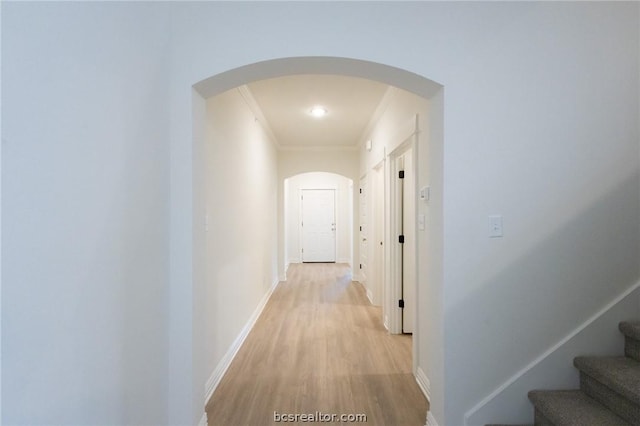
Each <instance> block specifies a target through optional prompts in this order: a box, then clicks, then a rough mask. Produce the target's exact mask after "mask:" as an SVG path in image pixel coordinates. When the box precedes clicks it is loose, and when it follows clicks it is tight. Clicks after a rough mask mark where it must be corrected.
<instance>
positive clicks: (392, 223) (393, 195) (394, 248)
mask: <svg viewBox="0 0 640 426" xmlns="http://www.w3.org/2000/svg"><path fill="white" fill-rule="evenodd" d="M417 145H418V144H417V132H416V131H414V132H413V133H412V134H411V135H410V136H409V137H407V138H406V139H404V141H403V142H402V143H401V144H400V145H399V146H398V147H397V148H395V149H394V150H393V151H392V152H391V153H390V154H389V155H388V157H387V160H388V161H386V164H387V173H386V175H387V179H386V182H387V194H389V197H388V198H387V203H385V204H386V208H385V210H386V214H387V221H386V228H387V233H386V236H387V238H386V241H387V242H388V243H387V244H386V248H385V257H386V258H387V259H388V262H386V264H388V265H389V267H388V268H386V271H385V277H386V280H385V283H386V285H385V292H384V293H385V295H386V296H387V297H386V303H385V308H386V309H385V310H386V314H385V317H386V318H388V328H389V332H390V333H391V334H402V309H401V308H400V307H399V306H398V301H399V300H400V299H401V298H402V281H401V279H402V278H401V276H402V251H401V246H400V244H399V242H398V232H397V229H398V224H399V223H400V220H401V217H399V216H400V212H399V206H398V203H397V199H398V197H399V195H400V194H399V189H398V172H399V171H400V169H399V168H398V166H397V160H398V158H400V157H401V156H402V155H403V154H405V153H406V152H407V151H408V150H409V149H411V151H412V155H413V160H414V161H413V173H414V176H418V166H419V165H418V162H417V161H415V159H416V158H417V154H416V149H417ZM417 181H418V179H413V182H414V186H415V184H416V183H417ZM416 190H417V189H416V188H407V193H408V195H409V196H415V194H416ZM416 206H417V203H416ZM414 207H415V206H414ZM416 219H417V214H414V221H415V220H416ZM415 229H418V228H417V223H415ZM417 240H418V238H413V249H414V253H415V258H416V259H419V258H420V257H419V256H418V245H417ZM415 263H416V264H415V265H414V267H415V269H416V271H415V276H416V277H417V272H418V271H417V266H418V265H417V263H418V262H417V261H416V262H415ZM415 287H416V291H415V296H414V300H412V301H410V303H412V304H413V308H414V309H413V315H414V334H417V332H418V321H417V318H416V316H417V311H418V309H417V300H418V283H416V286H415ZM415 340H416V339H414V348H413V354H414V364H415V355H416V347H415V343H416V342H415Z"/></svg>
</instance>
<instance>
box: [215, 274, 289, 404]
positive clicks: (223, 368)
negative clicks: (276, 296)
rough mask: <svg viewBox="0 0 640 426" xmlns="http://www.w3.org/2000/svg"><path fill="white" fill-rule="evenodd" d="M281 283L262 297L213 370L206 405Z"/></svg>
mask: <svg viewBox="0 0 640 426" xmlns="http://www.w3.org/2000/svg"><path fill="white" fill-rule="evenodd" d="M279 282H280V281H279V280H275V281H274V282H273V283H272V284H271V287H270V288H269V290H268V291H267V292H266V293H265V295H264V296H263V297H262V300H260V303H258V306H257V307H256V309H255V310H254V311H253V314H251V316H250V317H249V320H248V321H247V323H246V324H245V326H244V327H243V328H242V330H241V331H240V334H239V335H238V337H236V339H235V340H234V341H233V343H232V344H231V347H230V348H229V350H227V353H225V354H224V356H223V357H222V359H221V360H220V362H219V363H218V365H217V366H216V368H215V370H213V373H211V376H210V377H209V380H207V383H206V385H205V401H206V402H205V405H206V404H207V403H209V400H210V399H211V396H212V395H213V392H214V391H215V390H216V388H217V387H218V385H219V384H220V381H221V380H222V377H223V376H224V373H226V372H227V369H228V368H229V366H230V365H231V362H232V361H233V358H234V357H235V356H236V354H237V353H238V351H239V350H240V347H241V346H242V344H243V343H244V341H245V339H246V338H247V336H248V335H249V332H250V331H251V329H252V328H253V326H254V325H255V323H256V321H257V320H258V317H260V314H261V313H262V311H263V309H264V307H265V306H266V305H267V302H268V301H269V299H270V298H271V295H272V294H273V291H274V290H275V288H276V286H277V285H278V283H279ZM205 414H206V413H205Z"/></svg>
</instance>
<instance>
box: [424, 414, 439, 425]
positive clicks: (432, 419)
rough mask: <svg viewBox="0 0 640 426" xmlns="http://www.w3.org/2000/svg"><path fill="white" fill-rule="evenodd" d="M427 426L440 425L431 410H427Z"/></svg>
mask: <svg viewBox="0 0 640 426" xmlns="http://www.w3.org/2000/svg"><path fill="white" fill-rule="evenodd" d="M425 426H438V422H436V419H435V417H433V414H431V411H427V423H426V424H425Z"/></svg>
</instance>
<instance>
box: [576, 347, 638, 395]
mask: <svg viewBox="0 0 640 426" xmlns="http://www.w3.org/2000/svg"><path fill="white" fill-rule="evenodd" d="M573 364H574V365H575V366H576V368H578V369H579V370H580V371H582V372H584V373H585V374H588V375H589V376H591V377H593V378H594V379H596V380H597V381H599V382H600V383H602V384H603V385H605V386H607V387H608V388H609V389H611V390H613V391H615V392H617V393H618V394H620V395H622V396H624V397H625V398H627V399H628V400H630V401H631V402H633V403H635V404H638V405H640V387H639V386H638V384H639V383H640V362H638V361H636V360H634V359H631V358H628V357H587V356H579V357H576V358H575V359H574V360H573Z"/></svg>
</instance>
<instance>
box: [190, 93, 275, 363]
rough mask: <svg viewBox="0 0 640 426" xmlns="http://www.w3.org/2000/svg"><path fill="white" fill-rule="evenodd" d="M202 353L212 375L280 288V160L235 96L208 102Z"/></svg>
mask: <svg viewBox="0 0 640 426" xmlns="http://www.w3.org/2000/svg"><path fill="white" fill-rule="evenodd" d="M206 120H207V134H206V150H205V152H206V165H205V167H206V181H205V188H206V189H205V190H206V198H207V205H206V210H207V213H206V216H207V219H206V223H208V230H207V231H206V234H207V238H206V244H207V257H206V290H205V307H204V312H205V317H204V318H200V321H203V322H204V324H205V335H204V347H205V368H206V371H207V372H208V374H211V373H212V372H213V371H214V370H215V369H216V367H217V366H218V364H219V363H220V361H221V360H222V358H223V357H224V355H225V354H226V352H227V351H228V350H229V348H230V347H231V346H232V344H233V342H234V340H235V339H236V338H237V337H238V335H239V334H240V332H241V330H242V329H243V328H244V326H245V325H246V323H247V321H248V320H249V318H250V317H251V315H252V314H253V312H254V310H255V309H256V307H257V306H258V305H259V303H260V301H261V300H262V298H263V297H264V295H265V294H266V293H267V292H268V291H269V289H270V288H271V286H272V285H273V284H274V283H275V282H276V281H277V263H276V260H277V247H278V246H277V241H278V239H277V230H278V228H277V220H276V213H277V205H276V201H277V193H278V188H277V152H276V149H275V145H274V144H273V143H272V141H271V140H269V137H268V136H267V134H266V132H265V131H264V129H263V128H262V126H261V125H260V123H259V122H256V121H255V119H254V115H253V113H252V112H251V110H250V109H249V107H248V106H247V104H246V102H245V100H244V99H243V97H242V96H241V94H240V92H239V91H238V90H235V89H234V90H230V91H228V92H225V93H223V94H221V95H218V96H216V97H213V98H210V99H209V100H207V117H206Z"/></svg>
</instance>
